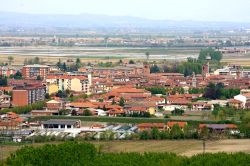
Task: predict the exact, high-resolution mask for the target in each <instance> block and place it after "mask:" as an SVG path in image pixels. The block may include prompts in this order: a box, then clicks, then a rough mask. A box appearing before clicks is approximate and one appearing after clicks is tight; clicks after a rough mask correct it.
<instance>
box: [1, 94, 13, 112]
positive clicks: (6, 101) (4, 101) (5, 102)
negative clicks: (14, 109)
mask: <svg viewBox="0 0 250 166" xmlns="http://www.w3.org/2000/svg"><path fill="white" fill-rule="evenodd" d="M10 98H11V96H9V95H5V94H4V93H3V91H1V90H0V109H2V108H9V107H10V106H11V101H10Z"/></svg>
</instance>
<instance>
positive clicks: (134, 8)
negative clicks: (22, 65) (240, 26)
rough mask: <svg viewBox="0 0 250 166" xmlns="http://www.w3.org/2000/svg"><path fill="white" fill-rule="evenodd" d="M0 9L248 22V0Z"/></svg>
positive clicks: (70, 0) (12, 1)
mask: <svg viewBox="0 0 250 166" xmlns="http://www.w3.org/2000/svg"><path fill="white" fill-rule="evenodd" d="M0 11H2V12H3V11H5V12H6V11H7V12H21V13H36V14H84V13H89V14H104V15H111V16H135V17H142V18H150V19H166V20H198V21H229V22H250V0H0Z"/></svg>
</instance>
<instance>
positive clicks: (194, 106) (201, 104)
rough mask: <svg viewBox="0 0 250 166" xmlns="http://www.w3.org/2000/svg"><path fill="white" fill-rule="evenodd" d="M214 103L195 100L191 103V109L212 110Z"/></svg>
mask: <svg viewBox="0 0 250 166" xmlns="http://www.w3.org/2000/svg"><path fill="white" fill-rule="evenodd" d="M213 110H214V105H213V104H207V102H195V103H192V111H213Z"/></svg>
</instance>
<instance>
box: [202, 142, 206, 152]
mask: <svg viewBox="0 0 250 166" xmlns="http://www.w3.org/2000/svg"><path fill="white" fill-rule="evenodd" d="M202 145H203V154H205V152H206V139H205V138H203V139H202Z"/></svg>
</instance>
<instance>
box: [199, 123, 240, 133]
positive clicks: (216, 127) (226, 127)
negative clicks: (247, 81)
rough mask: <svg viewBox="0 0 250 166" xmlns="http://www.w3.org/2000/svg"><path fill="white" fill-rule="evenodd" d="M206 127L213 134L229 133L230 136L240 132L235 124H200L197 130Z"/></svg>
mask: <svg viewBox="0 0 250 166" xmlns="http://www.w3.org/2000/svg"><path fill="white" fill-rule="evenodd" d="M204 127H207V128H208V130H209V132H215V133H225V132H226V131H229V132H230V133H231V134H239V133H240V131H239V130H238V127H237V125H235V124H200V125H199V129H200V130H201V129H202V128H204Z"/></svg>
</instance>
